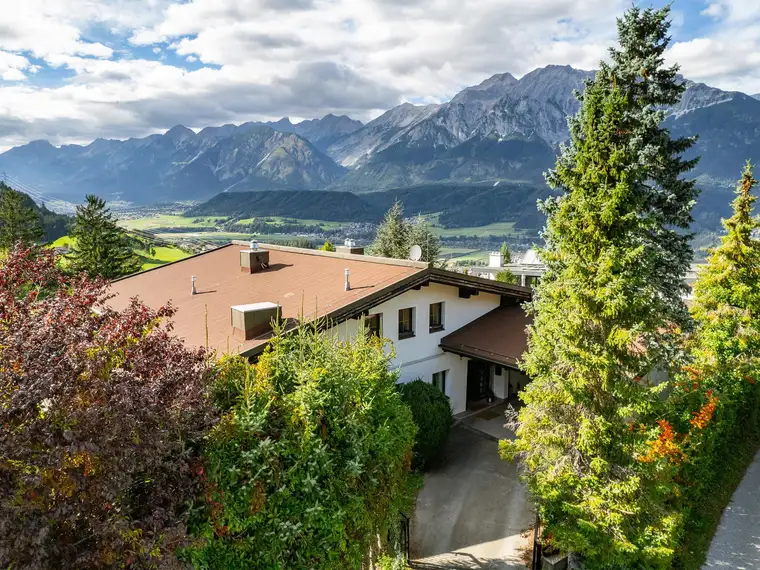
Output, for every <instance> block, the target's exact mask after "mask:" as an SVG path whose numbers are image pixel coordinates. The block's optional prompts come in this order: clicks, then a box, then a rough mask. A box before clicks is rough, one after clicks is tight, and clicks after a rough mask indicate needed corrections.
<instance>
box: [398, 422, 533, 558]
mask: <svg viewBox="0 0 760 570" xmlns="http://www.w3.org/2000/svg"><path fill="white" fill-rule="evenodd" d="M447 456H448V459H447V461H446V462H445V463H444V464H443V465H442V467H441V468H440V469H438V470H434V471H431V472H428V473H427V474H426V475H425V486H424V487H423V489H422V491H421V492H420V494H419V496H418V497H417V506H416V509H415V513H414V517H413V519H412V527H411V550H412V561H413V562H412V567H413V568H417V569H421V570H423V569H424V570H433V569H436V570H437V569H444V568H446V569H448V568H455V569H456V568H463V569H464V568H467V569H489V570H518V569H519V570H524V569H525V568H526V567H527V562H526V556H529V554H528V551H529V549H530V538H529V537H528V535H527V534H526V533H524V532H523V531H525V530H527V529H528V528H530V527H531V526H532V523H533V520H534V516H535V515H534V513H533V508H532V506H531V505H530V504H529V503H528V501H527V497H526V493H525V490H524V488H523V487H522V485H521V484H520V483H519V481H518V478H517V467H516V465H515V464H513V463H508V462H506V461H502V460H501V459H500V458H499V455H498V445H497V443H496V442H495V441H493V439H491V438H488V437H486V436H484V435H481V434H478V433H476V432H474V431H472V430H471V429H467V428H464V427H461V426H460V427H455V428H453V429H452V431H451V436H450V439H449V445H448V449H447ZM521 533H522V534H523V536H521Z"/></svg>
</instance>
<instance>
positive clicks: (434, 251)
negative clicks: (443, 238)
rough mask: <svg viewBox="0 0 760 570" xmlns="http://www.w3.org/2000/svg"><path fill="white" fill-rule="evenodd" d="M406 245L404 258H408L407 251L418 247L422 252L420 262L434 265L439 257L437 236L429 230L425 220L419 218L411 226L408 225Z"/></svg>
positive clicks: (439, 245) (439, 250)
mask: <svg viewBox="0 0 760 570" xmlns="http://www.w3.org/2000/svg"><path fill="white" fill-rule="evenodd" d="M407 236H408V237H407V239H408V244H407V248H406V256H405V257H404V258H402V259H405V258H406V257H409V251H410V250H411V248H412V246H414V245H418V246H420V249H421V250H422V257H421V258H420V261H427V262H428V263H435V262H437V261H438V258H439V257H440V256H441V242H440V241H439V240H438V236H436V235H435V234H434V233H433V230H431V229H430V224H429V223H428V222H427V220H426V219H425V218H423V217H422V216H419V217H418V218H417V219H416V220H415V221H414V223H413V224H410V225H409V231H408V232H407Z"/></svg>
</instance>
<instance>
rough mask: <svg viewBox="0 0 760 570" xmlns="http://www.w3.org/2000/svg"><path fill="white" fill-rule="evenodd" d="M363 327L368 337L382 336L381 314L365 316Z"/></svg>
mask: <svg viewBox="0 0 760 570" xmlns="http://www.w3.org/2000/svg"><path fill="white" fill-rule="evenodd" d="M364 326H365V327H366V329H367V333H368V334H369V335H370V336H376V337H382V336H383V314H382V313H377V314H375V315H367V317H366V318H365V319H364Z"/></svg>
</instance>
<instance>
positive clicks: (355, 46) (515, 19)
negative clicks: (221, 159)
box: [0, 0, 760, 149]
mask: <svg viewBox="0 0 760 570" xmlns="http://www.w3.org/2000/svg"><path fill="white" fill-rule="evenodd" d="M640 4H641V5H643V6H648V5H650V3H648V2H647V3H644V2H642V3H640ZM663 4H664V2H661V1H657V2H654V5H655V6H658V5H663ZM629 6H630V0H466V1H463V0H185V1H182V2H179V1H175V0H58V1H57V2H49V1H46V0H25V1H24V2H19V3H17V5H16V6H15V7H14V10H8V11H4V14H3V20H2V21H1V22H0V149H2V148H8V147H10V146H13V145H17V144H22V143H24V142H27V141H29V140H33V139H40V138H45V139H48V140H51V142H53V143H54V144H62V143H67V142H78V143H81V142H88V141H90V140H92V139H94V138H97V137H113V138H126V137H130V136H144V135H146V134H150V133H152V132H158V131H162V130H166V129H168V128H170V127H171V126H173V125H174V124H177V123H182V124H185V125H187V126H189V127H191V128H202V127H204V126H207V125H217V124H223V123H227V122H236V123H237V122H243V121H246V120H257V119H259V120H271V119H277V118H280V117H282V116H290V117H292V118H294V119H295V120H297V119H302V118H311V117H318V116H323V115H325V114H327V113H336V114H348V115H351V116H353V117H356V118H359V119H361V120H369V119H371V118H373V117H375V116H377V115H378V114H379V113H381V112H383V111H384V110H386V109H387V108H389V107H391V106H393V105H396V104H398V103H401V102H404V101H410V102H413V103H416V104H421V103H431V102H440V101H443V100H446V99H448V98H450V97H452V96H453V95H454V94H456V93H457V92H458V91H459V90H460V89H461V88H463V87H465V86H468V85H472V84H476V83H479V82H480V81H482V80H483V79H485V78H486V77H488V76H490V75H492V74H494V73H502V72H506V71H508V72H511V73H512V74H514V75H515V76H517V77H519V76H521V75H524V74H525V73H527V72H528V71H531V70H532V69H535V68H536V67H539V66H544V65H547V64H552V63H554V64H569V65H573V66H576V67H581V68H584V69H590V68H593V67H595V66H596V65H597V62H598V61H599V59H600V58H601V57H604V55H605V52H606V48H607V47H608V46H609V45H611V43H613V42H614V38H615V26H614V23H615V17H616V16H618V15H620V14H621V13H622V12H623V11H624V10H625V9H626V8H627V7H629ZM672 18H673V28H672V32H673V44H672V46H671V49H670V51H669V53H668V58H669V59H670V60H671V61H678V62H679V63H680V64H681V65H682V70H683V73H684V75H686V76H687V77H689V78H690V79H693V80H696V81H703V82H705V83H708V84H711V85H714V86H717V87H720V88H723V89H728V90H741V91H745V92H748V93H757V92H760V2H755V1H750V0H676V1H675V2H674V3H673V12H672Z"/></svg>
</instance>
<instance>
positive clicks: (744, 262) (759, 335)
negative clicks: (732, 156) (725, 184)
mask: <svg viewBox="0 0 760 570" xmlns="http://www.w3.org/2000/svg"><path fill="white" fill-rule="evenodd" d="M755 184H757V180H755V179H754V177H753V176H752V166H751V164H750V163H749V162H748V163H747V165H746V167H745V169H744V173H743V175H742V178H741V180H740V181H739V185H738V188H737V190H736V199H735V200H734V203H733V211H734V213H733V215H732V216H731V217H730V218H729V219H727V220H723V226H724V227H725V228H726V235H724V236H723V237H722V238H721V242H720V245H719V246H718V247H716V248H715V249H713V250H711V252H710V255H709V257H708V259H707V264H706V266H705V267H704V268H703V269H702V270H701V271H700V272H699V276H698V278H697V281H696V283H695V284H694V305H693V307H692V313H693V315H694V318H695V319H696V321H697V323H698V325H699V328H698V334H697V342H696V343H695V345H696V346H697V347H698V350H697V351H696V356H697V358H698V360H699V361H700V362H699V363H700V365H701V366H703V367H705V368H707V369H708V370H711V371H712V372H718V373H719V374H717V375H716V376H719V377H725V375H726V374H731V375H738V376H739V377H741V378H743V377H744V376H745V375H746V374H748V373H749V372H750V370H748V369H756V368H757V367H758V364H759V363H760V362H759V361H758V358H759V357H760V240H759V239H758V238H757V237H756V236H755V232H757V230H758V229H760V221H758V219H757V218H755V217H754V216H753V215H752V209H753V206H754V203H755V201H756V200H757V197H756V196H753V195H752V188H753V187H754V185H755ZM753 375H754V371H753Z"/></svg>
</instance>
